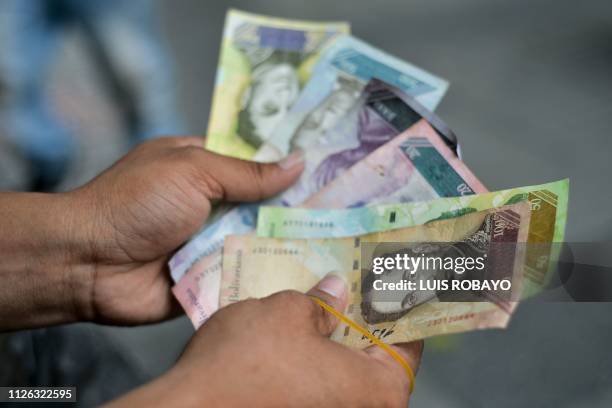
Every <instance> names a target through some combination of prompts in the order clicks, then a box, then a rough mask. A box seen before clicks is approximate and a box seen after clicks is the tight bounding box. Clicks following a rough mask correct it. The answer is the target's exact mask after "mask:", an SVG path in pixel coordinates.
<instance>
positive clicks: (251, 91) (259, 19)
mask: <svg viewBox="0 0 612 408" xmlns="http://www.w3.org/2000/svg"><path fill="white" fill-rule="evenodd" d="M349 31H350V28H349V24H348V23H345V22H311V21H299V20H287V19H281V18H274V17H268V16H261V15H257V14H251V13H245V12H243V11H238V10H230V11H229V12H228V13H227V17H226V20H225V27H224V30H223V39H222V42H221V54H220V57H219V66H218V68H217V76H216V79H215V90H214V94H213V100H212V108H211V113H210V121H209V124H208V134H207V139H206V147H207V148H208V149H210V150H213V151H215V152H218V153H221V154H225V155H230V156H236V157H241V158H250V157H252V156H253V154H254V153H255V150H256V148H255V147H254V146H258V145H259V144H260V142H259V141H258V140H255V139H257V137H256V136H255V135H261V134H264V135H266V134H271V132H272V130H273V129H274V128H275V127H276V125H277V124H278V123H279V122H280V121H281V120H282V119H283V117H284V115H285V114H286V113H287V111H288V110H289V108H291V106H292V105H293V103H294V102H295V101H296V99H297V97H298V94H299V92H300V89H301V88H302V86H303V85H304V84H305V83H306V82H307V81H308V79H309V78H310V74H311V70H312V67H313V66H314V64H315V63H316V61H317V59H318V58H319V53H320V52H321V50H322V49H323V48H325V47H326V46H327V45H329V44H331V43H332V42H333V41H334V40H335V39H336V38H337V37H338V36H339V35H341V34H346V33H349Z"/></svg>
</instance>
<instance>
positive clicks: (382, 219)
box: [257, 179, 569, 295]
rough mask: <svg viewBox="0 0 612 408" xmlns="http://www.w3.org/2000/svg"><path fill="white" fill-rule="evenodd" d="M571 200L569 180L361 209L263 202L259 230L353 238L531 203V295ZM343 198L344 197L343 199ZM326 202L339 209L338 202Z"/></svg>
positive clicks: (561, 230) (527, 290)
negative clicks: (285, 205) (270, 205)
mask: <svg viewBox="0 0 612 408" xmlns="http://www.w3.org/2000/svg"><path fill="white" fill-rule="evenodd" d="M568 198H569V180H568V179H565V180H559V181H555V182H552V183H546V184H540V185H535V186H527V187H517V188H511V189H507V190H501V191H495V192H490V193H483V194H477V195H469V196H461V197H448V198H440V199H437V200H431V201H425V202H409V203H393V204H387V205H374V206H369V207H359V208H347V209H338V208H336V209H333V208H321V209H319V208H284V207H266V206H263V207H262V208H261V209H260V212H259V218H258V221H257V234H258V235H259V236H266V237H277V238H330V237H350V236H356V235H362V234H369V233H373V232H379V231H386V230H390V229H396V228H405V227H411V226H414V225H421V224H425V223H428V222H431V221H433V220H437V219H441V218H448V217H453V216H457V215H461V214H466V213H470V212H475V211H482V210H487V209H491V208H496V207H500V206H503V205H508V204H512V203H516V202H520V201H528V202H529V203H530V205H531V224H530V227H529V234H528V239H527V242H528V243H530V244H538V245H530V246H528V247H527V261H526V268H525V277H526V282H525V294H526V295H529V294H531V293H533V292H535V291H537V290H538V289H539V288H540V287H541V286H542V285H543V284H545V283H546V281H547V276H548V274H549V271H550V268H551V265H550V263H549V258H550V257H553V256H555V253H554V251H555V249H556V248H557V247H554V246H550V247H548V246H547V245H546V243H552V242H563V236H564V233H565V223H566V219H567V205H568ZM342 199H343V197H342V196H341V195H338V197H337V200H339V201H341V200H342ZM309 202H310V200H309ZM326 204H327V205H328V206H330V207H336V206H335V205H334V202H327V203H326ZM549 249H550V251H552V252H550V251H549Z"/></svg>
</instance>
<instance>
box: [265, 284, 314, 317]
mask: <svg viewBox="0 0 612 408" xmlns="http://www.w3.org/2000/svg"><path fill="white" fill-rule="evenodd" d="M268 301H269V302H270V304H271V305H272V307H275V308H278V309H279V310H282V311H284V312H285V313H287V314H290V315H291V316H294V317H298V318H299V317H304V316H308V315H309V314H310V313H311V310H312V306H313V304H314V302H312V301H311V300H310V299H308V297H307V296H305V295H304V294H303V293H300V292H298V291H295V290H284V291H282V292H278V293H275V294H273V295H271V296H269V297H268Z"/></svg>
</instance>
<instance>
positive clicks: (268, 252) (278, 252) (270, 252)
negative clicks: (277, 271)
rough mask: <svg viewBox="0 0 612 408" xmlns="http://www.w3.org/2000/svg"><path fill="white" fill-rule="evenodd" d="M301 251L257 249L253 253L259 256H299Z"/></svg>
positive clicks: (291, 249)
mask: <svg viewBox="0 0 612 408" xmlns="http://www.w3.org/2000/svg"><path fill="white" fill-rule="evenodd" d="M299 252H300V251H298V250H297V249H293V248H269V247H255V248H253V251H252V253H253V254H257V255H298V254H299Z"/></svg>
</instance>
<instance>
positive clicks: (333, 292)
mask: <svg viewBox="0 0 612 408" xmlns="http://www.w3.org/2000/svg"><path fill="white" fill-rule="evenodd" d="M306 294H307V295H309V296H312V297H315V298H318V299H320V300H322V301H323V302H324V303H326V304H327V305H329V306H331V307H332V308H334V309H336V310H337V311H338V312H340V313H343V312H344V309H345V308H346V304H347V301H348V287H347V285H346V282H345V280H344V279H343V278H341V277H340V276H338V275H336V274H334V273H330V274H327V275H326V276H325V277H324V278H323V279H322V280H321V281H320V282H319V283H317V284H316V285H315V287H313V288H312V289H310V290H309V291H308V292H307V293H306ZM313 303H314V302H313ZM313 306H314V309H315V313H313V322H314V325H315V328H316V330H317V331H318V332H319V333H320V334H321V335H323V336H329V335H331V334H332V332H333V331H334V330H335V329H336V326H338V319H337V318H336V317H335V316H334V315H333V314H331V313H330V312H329V311H327V310H325V309H324V308H323V307H321V306H320V305H319V304H317V303H314V304H313Z"/></svg>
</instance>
